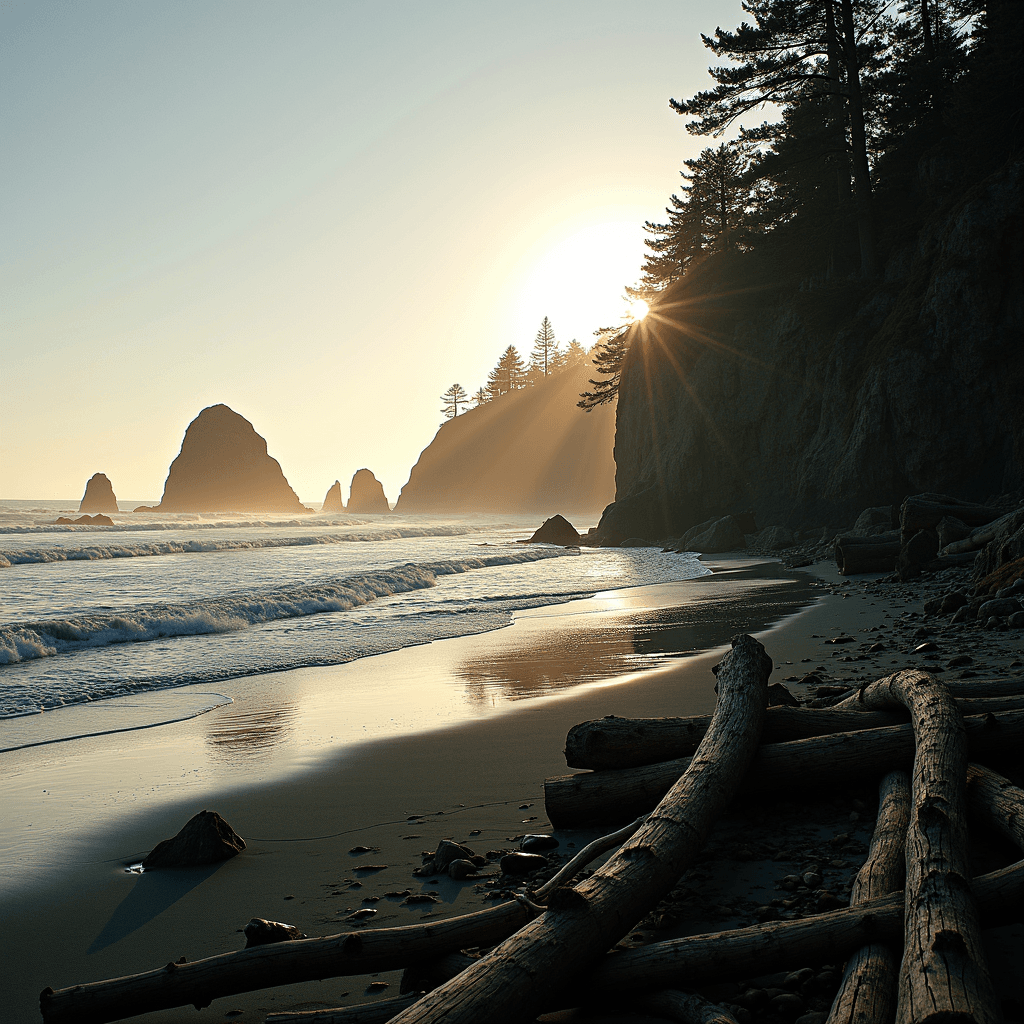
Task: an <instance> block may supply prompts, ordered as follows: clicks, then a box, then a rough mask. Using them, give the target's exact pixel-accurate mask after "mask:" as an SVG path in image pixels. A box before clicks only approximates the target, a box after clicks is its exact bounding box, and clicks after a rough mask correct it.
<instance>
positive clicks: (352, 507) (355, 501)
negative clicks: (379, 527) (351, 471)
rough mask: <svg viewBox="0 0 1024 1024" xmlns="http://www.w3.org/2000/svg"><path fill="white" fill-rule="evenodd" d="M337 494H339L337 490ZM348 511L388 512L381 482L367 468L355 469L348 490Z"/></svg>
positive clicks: (389, 508)
mask: <svg viewBox="0 0 1024 1024" xmlns="http://www.w3.org/2000/svg"><path fill="white" fill-rule="evenodd" d="M338 496H339V497H340V496H341V493H340V491H339V494H338ZM348 511H349V512H390V511H391V506H390V505H389V504H388V499H387V495H385V494H384V487H383V485H382V484H381V482H380V481H379V480H378V479H377V478H376V477H375V476H374V475H373V473H371V472H370V471H369V470H368V469H357V470H356V472H355V476H353V477H352V486H351V487H350V488H349V492H348Z"/></svg>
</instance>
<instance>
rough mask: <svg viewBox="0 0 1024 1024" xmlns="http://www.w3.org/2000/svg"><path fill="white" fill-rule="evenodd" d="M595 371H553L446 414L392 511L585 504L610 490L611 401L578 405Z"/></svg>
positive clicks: (577, 507)
mask: <svg viewBox="0 0 1024 1024" xmlns="http://www.w3.org/2000/svg"><path fill="white" fill-rule="evenodd" d="M593 374H594V368H593V366H591V364H590V363H589V362H588V363H586V364H585V365H583V366H577V367H571V368H569V369H566V370H563V371H560V372H558V373H554V374H552V375H551V376H550V377H548V378H547V379H546V380H543V381H541V382H540V383H538V384H536V385H534V386H533V387H529V388H524V389H523V390H521V391H513V392H511V393H510V394H507V395H502V396H500V397H499V398H496V399H494V401H492V402H488V403H487V404H486V405H483V406H480V407H479V408H476V409H471V410H470V411H469V412H465V413H463V414H462V415H461V416H457V417H455V418H454V419H451V420H448V422H446V423H444V424H443V425H442V426H441V429H440V430H438V432H437V435H436V436H435V437H434V440H433V441H431V442H430V444H429V445H428V446H427V447H426V448H425V449H424V450H423V453H422V454H421V455H420V457H419V461H418V462H417V463H416V465H415V466H414V467H413V469H412V472H411V473H410V475H409V482H408V483H407V484H406V485H405V487H403V488H402V493H401V496H400V497H399V499H398V505H397V506H396V508H395V511H396V512H407V513H415V512H432V513H446V512H498V513H502V512H509V513H511V512H537V513H544V514H549V515H550V514H551V513H553V512H559V511H561V512H566V511H579V512H588V511H591V512H592V511H593V510H595V509H599V508H603V507H604V506H605V505H606V504H607V503H608V502H609V501H610V500H611V499H612V497H613V496H614V493H615V486H614V475H615V464H614V462H613V460H612V439H613V435H614V430H615V413H614V409H613V407H611V406H604V407H600V408H598V409H596V410H594V411H593V412H590V413H587V412H584V411H583V410H582V409H578V408H577V407H576V402H577V401H578V400H579V395H580V392H581V391H583V390H585V389H586V388H587V387H588V384H587V377H588V376H592V375H593Z"/></svg>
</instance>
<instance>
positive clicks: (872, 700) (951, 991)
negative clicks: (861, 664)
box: [858, 669, 1000, 1024]
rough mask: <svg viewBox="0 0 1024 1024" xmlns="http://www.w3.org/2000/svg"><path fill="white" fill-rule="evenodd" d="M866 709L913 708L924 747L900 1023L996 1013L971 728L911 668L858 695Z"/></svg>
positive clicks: (918, 767)
mask: <svg viewBox="0 0 1024 1024" xmlns="http://www.w3.org/2000/svg"><path fill="white" fill-rule="evenodd" d="M858 700H859V702H860V703H862V704H863V705H864V706H865V707H866V708H871V709H885V708H889V707H893V706H894V705H895V706H898V705H902V706H904V707H907V708H909V710H910V714H911V721H912V722H913V726H914V737H915V742H916V746H917V752H916V755H915V757H914V770H913V776H912V778H913V812H912V814H911V821H910V826H909V828H908V830H907V847H906V865H907V885H906V903H905V909H906V913H905V926H904V927H905V938H904V953H903V962H902V964H901V967H900V976H899V1001H898V1005H897V1010H896V1020H897V1022H898V1024H928V1022H929V1021H934V1022H936V1024H937V1022H939V1021H948V1020H957V1021H963V1022H964V1024H969V1022H975V1021H976V1022H989V1021H991V1022H993V1024H994V1022H996V1021H998V1020H999V1018H1000V1010H999V1003H998V1000H997V999H996V995H995V991H994V989H993V988H992V982H991V980H990V978H989V976H988V971H987V969H986V967H985V958H984V951H983V948H982V945H981V930H980V927H979V924H978V914H977V908H976V907H975V905H974V901H973V899H972V898H971V895H970V886H969V884H968V879H969V878H970V874H969V872H968V863H967V815H966V809H967V736H966V731H965V728H964V722H963V718H962V717H961V715H960V712H959V711H958V710H957V708H956V705H955V704H954V702H953V699H952V697H951V696H950V693H949V691H948V690H947V689H946V687H945V686H943V685H942V683H940V682H938V681H937V680H936V679H934V678H933V677H932V676H930V675H928V673H927V672H921V671H918V670H917V669H905V670H904V671H902V672H896V673H894V674H893V675H890V676H886V677H885V678H883V679H879V680H877V681H876V682H874V683H871V684H870V685H869V686H867V687H865V688H864V689H863V690H861V692H860V693H859V694H858Z"/></svg>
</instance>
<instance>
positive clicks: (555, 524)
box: [519, 516, 580, 547]
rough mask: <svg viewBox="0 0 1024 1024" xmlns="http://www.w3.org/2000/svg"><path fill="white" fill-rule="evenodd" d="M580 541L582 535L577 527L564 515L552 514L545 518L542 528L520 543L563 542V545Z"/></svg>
mask: <svg viewBox="0 0 1024 1024" xmlns="http://www.w3.org/2000/svg"><path fill="white" fill-rule="evenodd" d="M579 542H580V535H579V534H578V533H577V532H576V527H575V526H573V525H572V523H570V522H569V520H568V519H566V518H565V517H564V516H552V517H551V518H550V519H545V520H544V522H543V524H542V525H541V527H540V529H539V530H537V532H536V533H535V534H534V535H533V536H532V537H531V538H530V539H529V540H524V541H520V542H519V543H520V544H561V545H562V547H566V546H569V545H576V544H579Z"/></svg>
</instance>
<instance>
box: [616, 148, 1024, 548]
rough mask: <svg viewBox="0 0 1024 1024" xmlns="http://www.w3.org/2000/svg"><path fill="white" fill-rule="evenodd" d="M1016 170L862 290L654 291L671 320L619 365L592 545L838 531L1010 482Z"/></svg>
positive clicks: (647, 328) (1014, 478)
mask: <svg viewBox="0 0 1024 1024" xmlns="http://www.w3.org/2000/svg"><path fill="white" fill-rule="evenodd" d="M1021 177H1022V167H1021V164H1020V163H1013V164H1010V165H1008V166H1007V167H1005V168H1004V169H1003V170H1002V171H1000V172H999V173H997V174H995V175H993V176H992V177H991V178H989V179H988V180H986V181H985V182H983V183H981V184H980V185H978V186H975V187H974V188H972V189H970V190H969V191H967V192H966V193H965V194H964V195H963V196H962V197H961V198H960V199H959V200H958V201H957V202H956V203H953V204H951V205H950V207H948V208H947V209H946V211H945V212H944V213H943V214H942V215H941V216H938V215H936V216H935V217H934V218H933V220H932V221H931V222H930V223H928V224H926V226H925V227H924V228H923V229H922V230H921V232H920V234H919V235H918V237H917V238H916V239H915V240H913V241H911V242H909V243H907V244H905V245H904V246H903V248H900V249H897V250H895V251H894V252H893V253H892V254H891V255H890V257H889V260H888V264H887V266H886V268H885V275H884V279H883V280H882V281H880V282H879V283H878V284H876V285H874V286H870V287H869V286H865V285H860V284H858V283H856V282H850V281H845V280H844V281H840V282H837V283H836V284H833V285H828V284H827V283H820V282H818V283H817V284H815V285H814V286H813V287H811V286H810V285H808V286H807V287H802V288H801V289H800V290H799V291H797V290H796V289H795V288H791V289H790V290H788V291H786V292H783V291H781V290H780V289H776V290H775V292H774V294H773V293H771V292H770V291H768V290H767V289H766V290H764V291H761V292H757V291H756V290H753V293H752V298H749V299H748V298H745V297H744V296H743V295H742V294H739V293H740V292H741V291H742V289H740V288H738V287H737V285H738V282H737V281H736V280H726V279H725V277H724V276H723V275H725V273H726V271H725V270H723V269H722V267H724V266H726V263H725V261H720V263H719V264H718V267H717V269H716V264H715V261H713V260H708V261H707V262H706V263H705V264H704V265H703V267H702V268H700V270H699V272H696V273H693V274H690V275H688V276H687V278H686V279H685V280H684V281H682V282H680V284H679V285H678V286H673V288H671V289H670V290H669V291H668V292H666V293H665V295H664V299H663V300H662V301H663V302H665V303H666V304H669V305H671V304H673V303H674V304H676V305H674V307H673V308H674V309H675V310H676V312H674V313H673V314H672V316H671V318H666V319H664V320H658V319H657V318H656V317H648V319H647V321H644V323H643V324H642V325H640V326H639V327H636V328H633V333H634V340H633V343H632V345H631V347H630V350H629V352H628V354H627V358H626V361H625V363H624V365H623V369H622V379H621V387H620V391H619V408H618V424H617V432H616V437H615V451H616V460H617V466H616V486H617V500H616V502H615V504H613V505H612V506H610V507H609V508H608V509H607V510H606V513H605V515H604V517H603V518H602V523H601V527H600V529H599V537H600V539H601V541H602V542H603V543H618V542H621V540H623V539H625V538H627V537H633V536H643V537H648V538H659V537H677V536H680V535H682V534H684V533H685V532H686V531H687V530H688V529H689V528H690V527H692V526H694V525H696V524H698V523H701V522H702V521H704V520H708V519H712V518H715V517H721V516H724V515H726V514H729V513H736V512H740V511H743V510H747V509H753V510H754V511H755V513H756V515H757V519H758V521H759V522H761V523H764V524H766V525H767V524H772V525H776V524H777V525H785V526H789V527H791V528H796V527H800V526H809V525H812V524H817V525H819V526H820V525H821V524H822V523H832V524H838V523H843V522H846V523H851V522H853V521H854V519H855V518H856V516H857V514H858V513H859V512H860V511H861V510H862V509H864V508H867V507H872V508H876V507H879V506H882V507H885V506H890V505H896V506H897V507H898V506H899V504H900V503H901V502H902V500H903V498H904V497H905V496H906V495H908V494H915V493H918V492H924V491H927V492H940V493H943V494H950V495H954V496H957V497H962V498H968V499H972V500H979V499H984V498H986V497H988V496H989V495H993V494H997V493H1000V492H1011V491H1015V490H1017V489H1018V488H1020V487H1021V486H1022V483H1024V402H1021V400H1020V396H1021V394H1024V345H1021V343H1020V339H1021V337H1022V335H1024V316H1022V301H1021V281H1022V279H1024V244H1022V239H1024V234H1022V231H1021V222H1022V216H1024V213H1022V205H1024V204H1022V188H1021ZM733 267H734V270H735V263H734V264H733ZM716 273H717V274H719V277H718V278H716V276H715V275H716ZM749 292H750V290H749V289H748V293H749ZM656 308H657V307H656ZM656 308H655V312H656ZM680 309H682V310H684V311H685V315H683V314H681V313H679V312H678V310H680ZM652 335H653V337H652ZM706 339H711V341H712V343H711V344H709V343H708V342H707V340H706Z"/></svg>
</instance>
